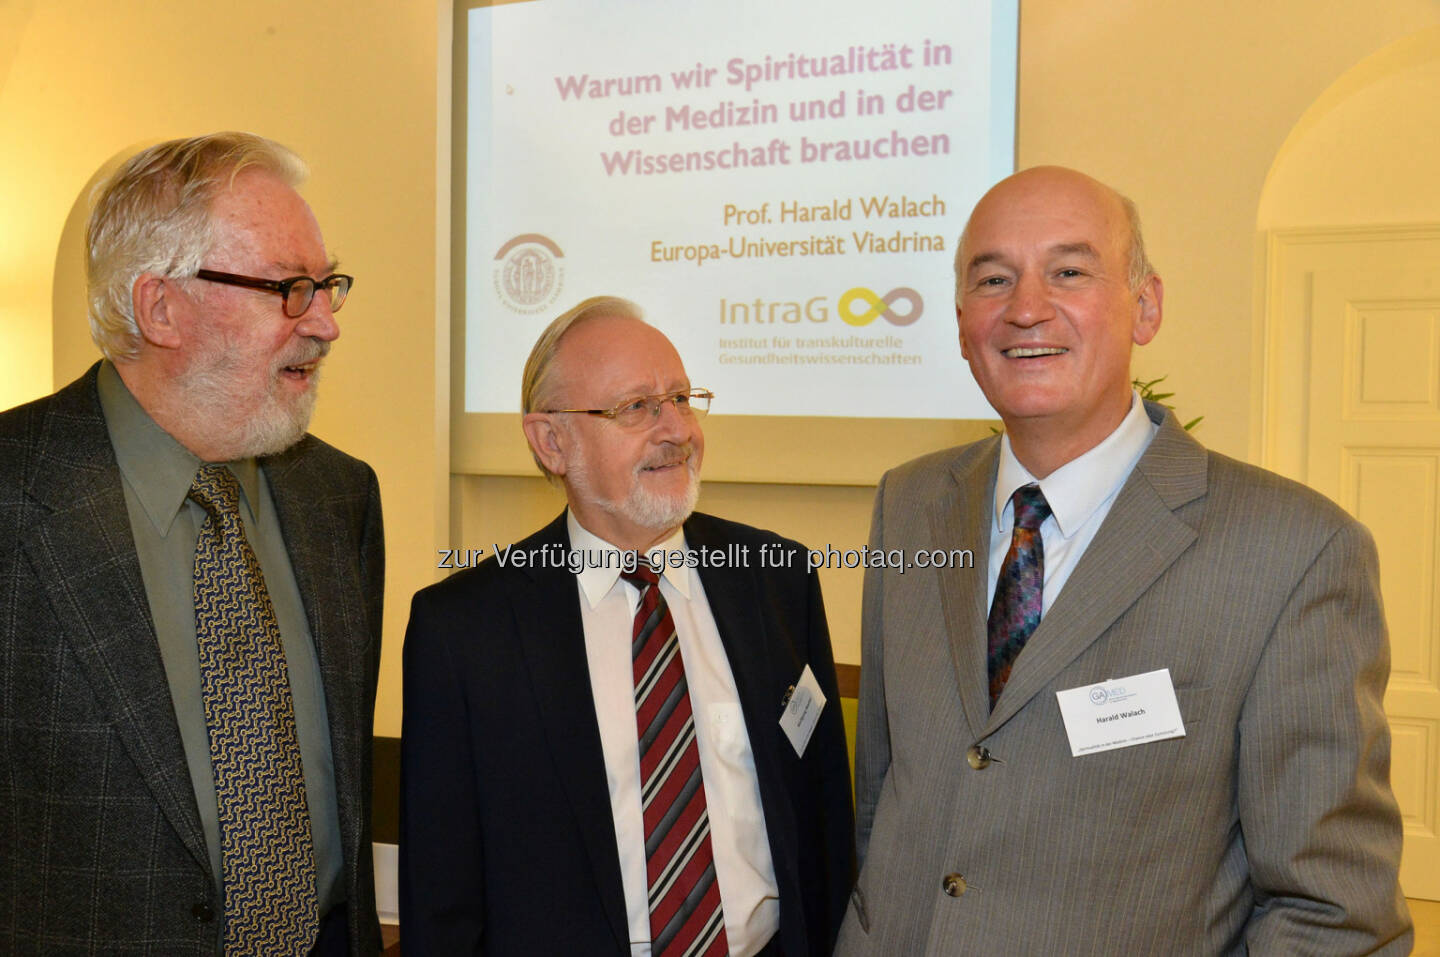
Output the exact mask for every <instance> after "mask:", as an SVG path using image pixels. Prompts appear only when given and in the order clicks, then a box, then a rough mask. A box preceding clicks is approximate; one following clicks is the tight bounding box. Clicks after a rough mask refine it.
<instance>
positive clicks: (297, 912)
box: [0, 133, 384, 955]
mask: <svg viewBox="0 0 1440 957" xmlns="http://www.w3.org/2000/svg"><path fill="white" fill-rule="evenodd" d="M304 177H305V166H304V163H303V161H301V159H300V158H299V157H298V156H296V155H295V154H294V153H292V152H291V151H290V150H288V149H286V148H285V147H283V146H280V145H279V144H277V143H273V142H271V141H269V140H266V139H263V138H261V137H258V136H254V135H251V134H248V133H217V134H213V135H209V136H202V137H196V138H193V139H185V140H174V141H170V142H166V143H161V144H159V145H158V146H154V147H151V148H149V149H147V150H144V151H142V152H141V153H139V154H138V155H136V156H134V157H133V158H131V159H130V160H129V161H127V162H126V163H125V164H123V165H122V166H121V167H120V169H119V170H118V171H117V172H116V173H115V174H114V175H113V176H112V177H111V178H110V179H108V180H107V181H106V182H105V183H104V184H103V185H102V186H101V187H100V189H99V191H98V193H97V199H96V203H95V209H94V212H93V214H92V216H91V220H90V225H89V231H88V234H87V247H88V249H87V252H88V258H87V272H88V281H89V299H90V326H91V333H92V336H93V338H94V340H95V343H96V345H97V346H98V347H99V348H100V351H101V352H102V353H103V354H104V356H105V358H104V360H102V361H101V362H99V363H97V364H96V365H95V366H93V367H92V368H91V369H90V370H89V371H88V372H87V373H86V374H85V375H84V376H83V377H81V378H80V380H79V381H77V382H75V383H72V384H71V385H69V386H67V387H66V388H64V389H61V390H60V391H59V392H57V393H55V394H54V395H51V396H48V397H46V398H44V399H40V400H38V401H36V402H32V403H30V404H29V405H25V406H21V407H19V408H16V409H12V410H10V411H9V412H6V413H4V414H3V415H0V833H3V834H4V835H5V837H4V838H3V842H4V845H5V854H4V855H3V857H0V952H3V953H7V954H10V953H44V954H69V953H96V952H103V953H107V954H132V953H133V954H141V953H147V954H148V953H165V954H207V955H209V954H221V953H226V954H239V953H264V954H299V955H304V954H324V955H331V954H335V955H338V954H357V955H361V954H375V953H378V952H379V949H380V933H379V924H378V921H377V919H376V912H375V895H374V875H373V864H372V858H371V848H370V804H371V797H370V788H371V783H370V762H371V758H370V747H371V724H372V718H373V711H374V703H375V683H376V677H377V674H378V669H379V659H380V624H381V599H382V594H383V587H384V544H383V540H382V532H381V518H380V499H379V488H378V485H377V482H376V479H375V474H374V472H373V471H371V469H370V468H369V466H367V465H365V464H364V463H363V462H360V461H358V460H356V459H353V458H351V457H349V456H347V455H345V454H343V453H341V452H339V451H337V450H336V449H333V448H331V447H330V446H328V445H326V444H325V443H323V442H321V441H320V440H318V439H316V438H314V437H313V436H310V435H307V434H306V431H305V430H306V427H307V425H308V423H309V420H310V413H311V410H312V408H313V406H314V402H315V386H316V379H317V377H318V375H319V369H320V364H321V362H322V360H323V359H324V357H325V355H326V354H327V353H328V351H329V349H330V344H331V343H332V342H333V341H334V340H335V338H336V337H337V336H339V334H340V329H339V327H338V326H337V325H336V322H335V313H336V312H337V311H338V310H339V309H340V307H341V305H342V304H343V303H344V301H345V297H346V294H347V293H348V292H349V290H350V285H351V282H352V280H351V278H350V277H349V276H347V275H343V274H339V273H336V271H335V269H336V263H335V261H334V260H333V259H332V258H331V257H330V256H329V254H328V253H327V251H326V248H325V244H324V240H323V239H322V237H321V234H320V228H319V225H318V224H317V223H316V221H315V217H314V215H313V214H312V213H311V211H310V207H309V206H308V205H306V203H305V201H304V200H302V199H301V198H300V195H299V194H298V193H297V192H296V191H295V187H296V186H297V185H298V184H299V183H300V182H301V181H302V180H303V179H304Z"/></svg>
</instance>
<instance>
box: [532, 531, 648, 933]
mask: <svg viewBox="0 0 1440 957" xmlns="http://www.w3.org/2000/svg"><path fill="white" fill-rule="evenodd" d="M514 547H515V549H516V550H517V551H533V550H537V549H545V548H555V547H559V548H561V549H563V550H565V551H568V550H569V548H570V536H569V534H568V533H567V532H566V529H565V513H563V512H562V513H561V515H560V517H559V518H558V519H556V520H555V521H554V522H551V523H550V524H549V525H547V526H546V527H545V528H544V529H542V530H541V531H540V532H538V533H536V534H535V535H533V536H532V537H530V538H528V539H526V540H525V541H523V542H520V543H519V544H517V545H515V546H514ZM511 601H512V607H513V608H514V610H515V621H516V623H517V626H518V635H517V640H518V641H519V642H520V647H521V653H522V654H523V655H524V658H525V663H526V667H527V668H528V669H529V672H530V681H531V687H532V689H533V693H534V696H535V700H536V702H537V704H538V708H537V710H538V711H539V713H540V724H541V726H542V729H543V731H544V735H545V741H546V745H547V747H546V751H547V753H548V754H549V759H550V760H551V761H552V762H553V763H554V765H555V771H556V778H557V779H558V780H560V781H561V783H562V787H563V788H564V790H565V796H566V799H567V800H568V801H569V802H570V806H571V808H572V809H573V811H574V814H575V820H576V821H577V822H578V823H579V828H580V834H581V836H582V838H583V840H584V842H585V847H586V850H587V851H588V853H589V855H590V863H591V867H592V869H593V871H594V874H595V883H596V886H597V887H598V888H599V890H600V900H601V904H602V905H603V906H604V908H605V915H606V917H608V918H609V920H610V928H611V931H612V932H613V933H614V934H615V939H616V942H617V943H619V944H620V945H621V947H622V948H624V949H626V950H627V951H628V949H629V940H630V918H629V914H628V912H627V911H626V909H625V888H624V885H623V884H622V883H621V879H620V856H619V852H618V851H617V849H616V847H615V820H614V816H613V813H612V811H611V808H610V791H609V786H608V784H607V783H606V782H607V780H608V778H607V777H606V772H605V752H604V749H603V747H602V745H601V743H600V726H599V724H598V723H597V722H596V720H595V696H594V694H593V693H592V692H591V690H590V663H589V659H588V657H587V655H586V652H585V625H584V622H583V621H582V620H581V618H580V596H579V590H578V589H577V588H576V584H575V576H574V575H572V574H570V572H569V571H568V570H566V569H565V568H563V567H562V568H527V569H524V570H523V574H517V575H516V576H515V578H514V591H513V594H512V598H511ZM557 879H558V880H563V879H564V876H563V875H557Z"/></svg>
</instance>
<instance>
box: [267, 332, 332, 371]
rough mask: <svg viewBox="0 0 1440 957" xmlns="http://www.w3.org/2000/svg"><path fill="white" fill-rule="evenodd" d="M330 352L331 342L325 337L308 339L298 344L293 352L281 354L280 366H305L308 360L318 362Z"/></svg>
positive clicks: (278, 362) (282, 367)
mask: <svg viewBox="0 0 1440 957" xmlns="http://www.w3.org/2000/svg"><path fill="white" fill-rule="evenodd" d="M329 354H330V343H328V342H326V341H325V340H324V339H307V340H305V343H304V344H303V345H300V346H297V347H296V348H295V349H294V350H293V351H292V352H290V353H289V354H287V355H284V356H281V357H280V359H279V360H278V361H277V365H278V367H279V368H281V369H284V368H286V367H287V366H303V365H304V364H305V363H307V362H318V361H319V360H321V359H323V358H325V357H326V356H327V355H329Z"/></svg>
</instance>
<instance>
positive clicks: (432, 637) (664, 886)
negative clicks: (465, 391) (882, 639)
mask: <svg viewBox="0 0 1440 957" xmlns="http://www.w3.org/2000/svg"><path fill="white" fill-rule="evenodd" d="M710 398H711V396H710V393H709V392H708V391H706V390H704V389H697V388H694V387H693V386H692V384H691V382H690V379H689V377H688V376H687V375H686V374H685V367H684V365H683V364H682V363H681V361H680V356H679V355H678V354H677V353H676V351H675V347H674V346H672V345H671V344H670V341H669V340H668V339H666V338H665V336H664V335H663V334H662V333H661V332H660V331H659V330H657V329H656V328H654V327H653V326H651V325H649V324H647V323H645V322H644V321H643V320H642V319H641V315H640V311H639V309H638V308H637V307H636V306H635V305H634V304H633V303H630V302H627V301H625V300H623V299H617V298H613V297H601V298H596V299H589V300H586V301H585V302H582V303H580V304H579V305H578V306H576V307H575V308H574V309H571V310H569V311H568V312H566V313H565V314H564V315H562V316H560V317H559V318H558V319H556V320H555V321H554V322H553V323H551V325H550V326H549V327H548V328H547V329H546V330H545V332H544V333H542V334H541V336H540V338H539V340H538V341H537V342H536V344H535V347H534V349H533V351H532V352H531V354H530V360H529V362H528V363H527V364H526V367H525V375H524V381H523V386H522V408H523V410H524V413H525V414H524V419H523V423H524V429H525V436H526V438H527V439H528V440H529V443H530V448H531V451H532V453H533V454H534V456H535V461H536V463H537V464H538V465H539V466H540V469H541V471H542V472H544V473H545V474H546V475H547V476H549V477H551V478H552V479H553V480H554V481H555V482H557V483H558V484H560V485H562V486H563V487H564V489H565V499H566V504H567V506H568V507H567V509H566V511H565V512H564V513H563V514H561V515H560V516H559V517H558V518H556V519H555V521H553V522H551V523H550V524H549V525H548V526H546V527H545V528H543V529H541V530H540V531H538V532H536V533H535V534H534V535H532V536H530V537H529V538H527V539H525V540H524V541H521V542H518V543H516V544H515V545H514V546H511V547H509V548H508V549H506V550H505V551H503V552H502V554H500V555H497V556H494V557H491V558H489V559H487V560H486V561H484V562H483V563H481V564H480V565H479V566H478V567H476V568H473V569H469V570H467V571H464V572H461V573H459V574H457V575H454V576H453V577H451V578H449V579H448V580H446V581H444V582H442V583H441V584H439V585H435V586H433V587H431V588H427V589H425V590H424V591H422V592H420V593H419V594H418V595H416V596H415V602H414V605H413V606H412V608H411V613H410V627H409V630H408V631H407V632H406V637H405V726H404V729H403V739H404V745H403V762H402V767H403V778H402V805H401V815H400V816H401V837H400V910H401V921H402V923H403V925H404V927H405V953H406V955H407V957H417V955H419V957H424V955H427V954H436V955H444V957H456V955H461V954H486V955H489V957H496V955H505V954H515V955H526V957H528V955H533V954H565V955H567V957H585V955H614V957H650V955H653V957H678V955H707V957H718V955H731V957H753V955H756V954H759V955H762V957H774V955H779V954H785V955H789V957H806V955H810V957H825V955H828V954H829V953H830V951H831V948H832V947H833V946H834V943H835V935H836V933H837V932H838V930H839V925H840V919H841V917H842V915H843V914H844V910H845V902H846V899H847V897H848V895H849V892H850V887H851V883H852V881H853V879H854V867H855V865H854V844H853V820H854V819H853V817H852V815H851V808H850V780H849V763H848V761H847V759H846V753H845V731H844V727H843V725H842V722H841V718H840V700H839V692H838V690H837V689H836V684H835V666H834V663H833V660H832V657H831V651H830V637H829V632H828V630H827V628H826V623H825V609H824V605H823V602H822V601H821V598H820V585H819V581H818V580H817V579H816V576H815V574H814V572H811V571H807V568H806V563H805V555H804V552H803V551H802V550H801V546H799V545H798V544H797V543H795V542H791V541H787V540H785V539H781V538H779V537H778V536H776V535H774V534H773V533H770V532H764V531H760V530H759V529H755V528H749V527H747V526H744V525H739V524H736V523H734V522H727V521H724V520H723V519H718V518H714V517H711V516H708V515H701V514H691V513H692V511H693V510H694V508H695V501H696V497H697V495H698V494H699V490H700V462H701V459H702V458H703V457H704V453H705V435H704V432H703V430H702V428H701V420H702V418H703V415H704V412H705V410H706V409H707V408H708V407H709V402H710ZM647 558H648V559H652V560H654V561H655V563H656V565H657V566H658V567H651V566H650V565H647V564H645V563H644V559H647Z"/></svg>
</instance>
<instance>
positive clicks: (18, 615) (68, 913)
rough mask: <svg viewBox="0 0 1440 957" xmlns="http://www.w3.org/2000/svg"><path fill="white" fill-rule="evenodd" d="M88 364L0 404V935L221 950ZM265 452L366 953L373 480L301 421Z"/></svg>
mask: <svg viewBox="0 0 1440 957" xmlns="http://www.w3.org/2000/svg"><path fill="white" fill-rule="evenodd" d="M98 368H99V367H98V365H97V366H95V367H92V368H91V369H90V371H89V372H87V373H86V374H85V376H83V377H82V378H81V379H80V380H79V381H77V382H75V383H73V384H71V385H69V386H67V387H66V388H64V389H62V390H60V391H59V392H57V393H55V394H54V395H51V396H48V397H46V398H44V399H40V400H38V401H36V402H32V403H30V404H28V405H24V406H20V407H18V408H15V409H12V410H10V411H8V412H5V413H3V414H0V953H5V954H45V955H54V954H70V953H105V954H142V953H143V954H166V955H180V954H218V953H219V952H220V946H219V941H218V939H217V934H216V928H217V925H218V921H217V920H216V919H215V918H216V915H217V913H218V911H219V910H220V901H219V891H218V889H217V888H216V886H215V882H214V879H213V877H212V875H211V870H210V857H209V854H208V853H207V851H206V847H205V837H204V834H203V832H202V831H201V826H200V817H199V812H198V810H197V809H196V805H195V794H194V791H193V789H192V788H191V784H190V776H189V773H188V771H187V769H186V764H185V753H184V750H183V748H182V746H181V743H180V730H179V727H178V725H177V724H176V721H175V712H174V708H173V706H172V704H171V698H170V688H169V685H168V683H167V681H166V677H165V669H164V666H163V664H162V662H161V658H160V650H159V646H158V644H157V643H156V639H155V631H154V626H153V624H152V622H151V619H150V609H149V605H148V603H147V601H146V597H145V586H144V583H143V582H142V580H141V575H140V563H139V560H138V558H137V556H136V552H135V544H134V540H133V538H132V535H131V532H130V520H129V517H128V515H127V512H126V507H125V495H124V491H123V489H122V486H121V478H120V472H119V469H118V467H117V466H116V463H115V455H114V452H113V451H112V449H111V446H110V439H109V435H108V433H107V432H106V429H105V420H104V417H103V415H102V414H101V411H100V401H99V396H98V393H97V392H96V388H95V375H96V370H97V369H98ZM262 465H263V467H264V469H265V474H266V476H267V477H268V479H269V482H270V488H271V493H272V497H273V498H274V501H275V508H276V511H277V514H278V516H279V519H280V527H281V529H282V531H283V534H284V537H285V541H286V544H287V547H288V549H289V553H290V560H291V564H292V565H293V566H294V571H295V580H296V584H297V585H298V586H299V589H300V594H301V597H302V599H303V601H304V604H305V611H306V614H307V617H308V619H309V622H310V630H311V632H312V634H313V635H314V640H315V647H316V652H317V655H318V657H319V660H320V670H321V675H322V680H323V682H324V686H325V701H326V708H327V710H328V712H329V718H330V739H331V748H332V751H333V753H334V759H335V784H336V795H337V798H338V803H339V816H340V833H341V838H342V844H343V848H344V858H345V864H344V877H343V879H344V881H345V886H346V889H347V893H348V895H349V920H350V940H351V944H352V953H354V954H375V953H378V952H379V949H380V928H379V924H378V922H377V920H376V917H375V890H374V883H375V882H374V874H373V869H374V868H373V862H372V858H371V849H370V803H371V800H370V776H371V773H370V763H371V751H370V742H371V727H372V721H373V715H374V709H375V683H376V678H377V675H378V671H379V662H380V613H381V601H382V596H383V588H384V578H385V553H384V543H383V539H382V532H381V521H380V499H379V488H378V485H377V483H376V480H375V474H374V472H373V471H371V469H370V467H369V466H367V465H365V464H364V463H363V462H360V461H358V460H356V459H353V458H351V457H350V456H348V455H345V454H344V453H342V452H339V451H338V450H336V449H333V448H331V447H330V446H328V445H326V444H325V443H323V442H321V441H320V440H318V439H316V438H314V437H313V436H308V435H307V436H306V437H305V438H304V439H302V440H301V441H300V442H299V443H298V444H297V445H295V446H294V447H293V448H291V449H289V450H288V451H286V452H284V453H282V454H281V455H277V456H274V457H272V458H269V459H266V460H264V461H263V462H262Z"/></svg>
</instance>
